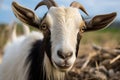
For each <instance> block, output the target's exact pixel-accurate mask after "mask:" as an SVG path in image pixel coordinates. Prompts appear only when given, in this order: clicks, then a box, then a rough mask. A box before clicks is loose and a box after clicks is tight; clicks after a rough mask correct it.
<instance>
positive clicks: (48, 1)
mask: <svg viewBox="0 0 120 80" xmlns="http://www.w3.org/2000/svg"><path fill="white" fill-rule="evenodd" d="M42 5H46V6H47V8H48V9H49V8H50V7H52V6H55V7H58V5H57V4H56V2H55V1H54V0H43V1H41V2H39V3H38V4H37V6H36V7H35V9H34V10H36V9H37V8H38V7H40V6H42Z"/></svg>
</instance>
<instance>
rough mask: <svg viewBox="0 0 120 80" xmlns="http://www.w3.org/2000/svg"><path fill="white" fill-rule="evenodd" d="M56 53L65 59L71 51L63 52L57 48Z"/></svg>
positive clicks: (70, 54) (69, 55)
mask: <svg viewBox="0 0 120 80" xmlns="http://www.w3.org/2000/svg"><path fill="white" fill-rule="evenodd" d="M57 55H58V56H59V57H60V58H62V59H66V58H70V57H71V56H72V55H73V53H72V52H68V53H63V52H62V51H60V50H58V52H57Z"/></svg>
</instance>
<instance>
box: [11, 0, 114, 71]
mask: <svg viewBox="0 0 120 80" xmlns="http://www.w3.org/2000/svg"><path fill="white" fill-rule="evenodd" d="M41 5H47V7H48V9H49V10H48V12H47V14H46V15H45V16H44V17H43V19H41V20H40V19H39V18H38V17H37V16H36V15H35V14H34V12H33V11H31V10H30V9H27V8H24V7H22V6H20V5H18V4H17V3H15V2H13V4H12V8H13V11H14V14H15V15H16V17H17V18H18V19H20V20H21V21H22V22H24V23H26V24H28V25H31V26H34V27H36V28H39V29H40V31H42V32H43V34H44V39H45V40H46V39H47V40H49V41H50V42H51V54H50V56H51V62H52V64H53V66H54V67H55V68H56V69H58V70H60V71H68V70H70V69H71V67H72V66H73V64H74V62H75V59H76V57H77V53H78V49H79V41H80V38H81V36H80V35H81V33H82V32H86V31H92V30H99V29H102V28H104V27H106V26H107V25H109V24H110V23H111V22H112V21H113V20H114V18H115V16H116V13H111V14H105V15H97V16H95V17H94V18H92V19H91V20H90V21H89V22H85V21H84V20H83V19H82V18H81V15H80V13H79V11H78V8H79V9H81V10H82V11H83V12H84V13H86V14H87V12H86V10H85V9H84V7H83V6H82V5H81V4H79V3H78V2H73V3H72V4H71V7H68V8H65V7H58V6H57V4H56V3H55V2H54V1H53V0H45V1H42V2H40V3H39V4H38V5H37V6H36V8H35V9H37V8H38V7H39V6H41ZM52 6H54V7H52ZM85 23H86V25H85ZM48 38H49V39H48Z"/></svg>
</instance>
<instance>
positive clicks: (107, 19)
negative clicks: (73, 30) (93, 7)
mask: <svg viewBox="0 0 120 80" xmlns="http://www.w3.org/2000/svg"><path fill="white" fill-rule="evenodd" d="M116 15H117V13H115V12H114V13H110V14H104V15H97V16H95V17H93V18H92V19H91V20H90V21H85V22H86V28H84V31H95V30H99V29H102V28H105V27H107V26H109V25H110V24H111V23H112V21H113V20H114V19H115V17H116Z"/></svg>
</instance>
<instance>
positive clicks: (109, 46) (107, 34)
mask: <svg viewBox="0 0 120 80" xmlns="http://www.w3.org/2000/svg"><path fill="white" fill-rule="evenodd" d="M17 32H18V34H21V33H22V29H21V27H19V29H18V30H17ZM8 33H9V28H8V27H5V25H2V26H1V27H0V59H1V60H2V55H3V49H4V46H5V44H6V41H7V39H8V37H9V34H8ZM119 54H120V28H107V29H104V30H100V31H95V32H87V33H84V34H83V38H82V40H81V44H80V49H79V56H78V58H77V60H76V63H75V65H74V67H73V69H72V70H71V71H70V72H69V73H68V77H67V80H120V55H119Z"/></svg>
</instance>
